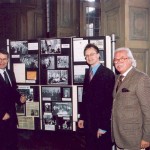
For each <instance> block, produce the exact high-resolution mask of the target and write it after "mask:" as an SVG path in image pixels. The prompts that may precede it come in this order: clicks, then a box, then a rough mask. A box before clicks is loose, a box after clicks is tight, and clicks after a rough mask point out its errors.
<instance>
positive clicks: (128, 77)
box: [113, 68, 135, 97]
mask: <svg viewBox="0 0 150 150" xmlns="http://www.w3.org/2000/svg"><path fill="white" fill-rule="evenodd" d="M134 72H135V68H132V69H131V70H130V71H129V73H128V74H127V75H126V77H125V78H124V80H123V82H122V84H121V85H120V87H119V89H118V91H117V92H116V88H117V85H118V82H119V81H118V78H117V80H116V83H115V87H114V92H113V95H114V97H115V96H116V95H117V94H118V93H120V92H121V89H122V87H123V86H124V85H125V84H126V83H128V82H129V80H130V79H131V78H132V76H133V74H134ZM118 77H119V76H118Z"/></svg>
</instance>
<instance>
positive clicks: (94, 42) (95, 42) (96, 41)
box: [90, 39, 104, 50]
mask: <svg viewBox="0 0 150 150" xmlns="http://www.w3.org/2000/svg"><path fill="white" fill-rule="evenodd" d="M90 43H92V44H95V45H96V46H97V47H98V48H99V49H100V50H104V40H103V39H101V40H96V39H95V40H90Z"/></svg>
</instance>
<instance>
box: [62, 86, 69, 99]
mask: <svg viewBox="0 0 150 150" xmlns="http://www.w3.org/2000/svg"><path fill="white" fill-rule="evenodd" d="M70 90H71V89H70V88H68V87H65V88H63V97H65V98H69V97H70V96H71V93H70V92H71V91H70Z"/></svg>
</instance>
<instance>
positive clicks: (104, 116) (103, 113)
mask: <svg viewBox="0 0 150 150" xmlns="http://www.w3.org/2000/svg"><path fill="white" fill-rule="evenodd" d="M114 82H115V76H114V73H113V72H112V71H111V70H110V69H108V68H106V67H104V66H103V65H100V66H99V68H98V69H97V71H96V73H95V75H94V76H93V78H92V80H91V81H90V82H89V69H88V70H87V72H86V74H85V80H84V85H83V102H82V107H81V113H80V114H81V116H80V119H83V120H84V127H85V129H86V130H87V131H88V132H90V131H91V133H93V134H94V135H96V132H97V131H98V129H103V130H107V131H110V116H111V109H112V101H113V98H112V92H113V88H114Z"/></svg>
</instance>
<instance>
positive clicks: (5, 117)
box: [2, 113, 10, 120]
mask: <svg viewBox="0 0 150 150" xmlns="http://www.w3.org/2000/svg"><path fill="white" fill-rule="evenodd" d="M9 118H10V115H9V114H8V113H5V115H4V117H3V118H2V120H8V119H9Z"/></svg>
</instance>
